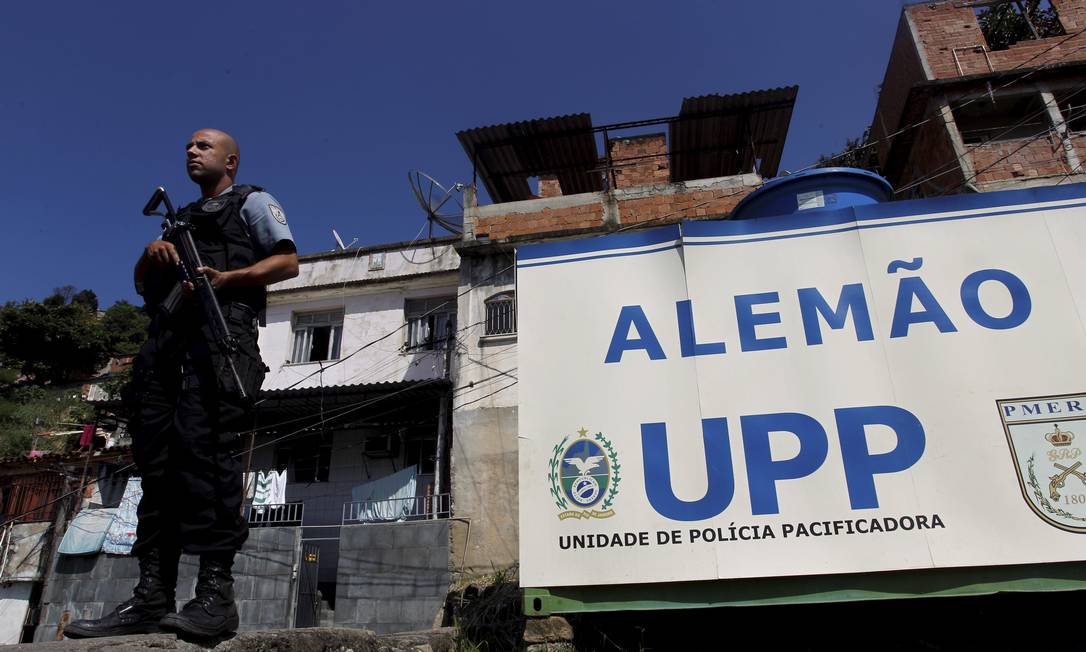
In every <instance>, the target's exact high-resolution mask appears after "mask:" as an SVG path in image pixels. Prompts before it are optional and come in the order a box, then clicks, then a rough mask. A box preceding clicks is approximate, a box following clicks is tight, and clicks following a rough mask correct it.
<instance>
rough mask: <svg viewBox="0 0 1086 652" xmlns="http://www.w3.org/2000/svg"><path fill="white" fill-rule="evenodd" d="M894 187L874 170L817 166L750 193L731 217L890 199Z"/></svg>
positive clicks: (792, 211)
mask: <svg viewBox="0 0 1086 652" xmlns="http://www.w3.org/2000/svg"><path fill="white" fill-rule="evenodd" d="M893 197H894V189H893V187H892V186H891V185H890V182H889V181H887V180H886V179H883V178H882V177H880V176H879V175H877V174H875V173H874V172H868V171H867V170H860V169H858V168H816V169H814V170H807V171H806V172H799V173H797V174H792V175H789V176H786V177H777V178H776V179H773V180H771V181H768V182H766V184H765V185H763V186H762V187H761V188H759V189H757V190H755V191H754V192H752V193H750V194H749V195H747V196H746V197H744V198H743V200H742V201H740V202H739V204H738V205H736V207H735V210H733V211H732V214H731V219H733V220H749V219H755V218H759V217H774V216H779V215H791V214H793V213H796V214H797V215H796V217H797V218H800V217H802V215H801V214H804V213H809V212H814V211H828V210H834V209H838V208H845V207H848V206H862V205H864V204H878V203H881V202H884V201H890V200H891V199H893Z"/></svg>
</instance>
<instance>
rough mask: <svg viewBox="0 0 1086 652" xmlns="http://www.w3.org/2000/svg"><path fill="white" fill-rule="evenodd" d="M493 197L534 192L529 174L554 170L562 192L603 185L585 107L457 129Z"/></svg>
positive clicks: (522, 196)
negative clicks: (551, 115)
mask: <svg viewBox="0 0 1086 652" xmlns="http://www.w3.org/2000/svg"><path fill="white" fill-rule="evenodd" d="M456 137H457V138H458V139H459V140H460V144H461V146H463V148H464V151H465V152H467V155H468V158H470V159H471V160H472V163H473V164H474V166H475V169H476V171H477V173H478V175H479V176H480V177H482V179H483V183H484V184H486V191H487V194H489V195H490V198H491V200H493V201H494V202H498V203H500V202H507V201H519V200H522V199H531V198H532V197H533V195H532V191H531V188H530V187H529V186H528V178H529V177H536V176H540V175H543V174H554V175H556V176H557V177H558V182H559V183H560V184H561V186H562V192H563V193H564V194H567V195H572V194H575V193H580V192H597V191H600V190H603V181H602V179H601V177H600V175H599V173H598V172H597V173H594V172H591V171H590V170H592V169H593V168H597V167H599V154H598V153H597V151H596V138H595V135H594V133H593V128H592V117H591V116H590V115H589V114H587V113H577V114H574V115H564V116H558V117H554V118H540V119H538V120H525V121H523V122H513V123H510V124H502V125H491V126H489V127H478V128H476V129H466V130H464V131H461V132H459V133H457V134H456Z"/></svg>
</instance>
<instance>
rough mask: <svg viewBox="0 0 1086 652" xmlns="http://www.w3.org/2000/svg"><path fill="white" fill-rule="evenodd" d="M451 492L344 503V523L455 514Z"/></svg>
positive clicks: (417, 518)
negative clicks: (452, 507) (453, 512)
mask: <svg viewBox="0 0 1086 652" xmlns="http://www.w3.org/2000/svg"><path fill="white" fill-rule="evenodd" d="M451 506H452V500H451V497H450V495H449V494H431V495H429V496H410V497H408V498H389V499H387V500H366V501H361V502H349V503H343V523H344V524H348V523H389V522H394V521H423V520H427V519H438V518H449V516H451V515H452V509H451Z"/></svg>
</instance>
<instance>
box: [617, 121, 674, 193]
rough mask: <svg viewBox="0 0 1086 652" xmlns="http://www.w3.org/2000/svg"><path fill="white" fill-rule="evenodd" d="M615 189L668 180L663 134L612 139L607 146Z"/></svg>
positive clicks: (665, 141)
mask: <svg viewBox="0 0 1086 652" xmlns="http://www.w3.org/2000/svg"><path fill="white" fill-rule="evenodd" d="M607 147H608V148H609V150H610V152H611V164H612V165H613V166H614V171H613V174H614V179H615V187H616V188H635V187H638V186H651V185H653V184H656V183H668V181H670V180H671V172H670V170H669V165H668V159H667V140H666V138H665V137H664V134H646V135H644V136H631V137H629V138H615V139H613V140H611V141H609V142H608V143H607Z"/></svg>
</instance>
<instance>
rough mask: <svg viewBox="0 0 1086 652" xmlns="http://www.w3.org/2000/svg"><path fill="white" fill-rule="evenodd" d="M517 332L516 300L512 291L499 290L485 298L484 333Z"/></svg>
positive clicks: (509, 333)
mask: <svg viewBox="0 0 1086 652" xmlns="http://www.w3.org/2000/svg"><path fill="white" fill-rule="evenodd" d="M516 332H517V301H516V296H515V294H514V293H513V292H500V293H498V294H495V295H494V296H492V297H490V298H489V299H487V300H486V331H485V333H484V334H485V335H512V334H514V333H516Z"/></svg>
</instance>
